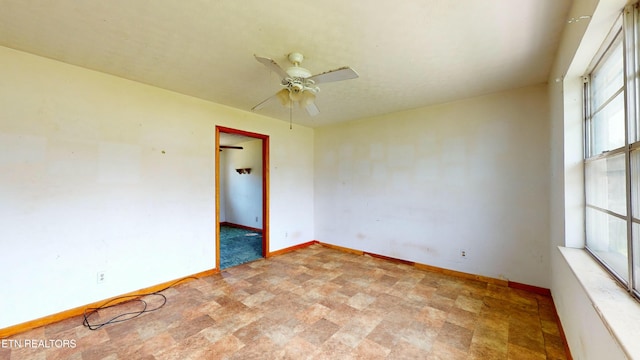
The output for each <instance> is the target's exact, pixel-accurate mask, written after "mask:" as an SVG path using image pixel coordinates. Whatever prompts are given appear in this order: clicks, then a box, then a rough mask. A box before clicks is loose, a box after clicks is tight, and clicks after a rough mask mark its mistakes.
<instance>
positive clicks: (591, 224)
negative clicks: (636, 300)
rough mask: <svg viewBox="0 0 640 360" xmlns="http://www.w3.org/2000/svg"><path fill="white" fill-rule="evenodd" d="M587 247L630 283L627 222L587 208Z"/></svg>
mask: <svg viewBox="0 0 640 360" xmlns="http://www.w3.org/2000/svg"><path fill="white" fill-rule="evenodd" d="M586 215H587V247H588V248H589V249H590V250H591V251H593V252H594V253H595V254H596V255H597V256H598V257H599V258H600V259H601V260H602V261H604V262H605V263H606V264H607V265H608V266H609V267H611V269H613V271H615V272H616V273H617V274H618V276H620V278H622V279H624V280H626V281H629V273H628V263H627V224H626V221H625V220H623V219H620V218H617V217H615V216H611V215H609V214H606V213H604V212H601V211H598V210H595V209H592V208H587V214H586Z"/></svg>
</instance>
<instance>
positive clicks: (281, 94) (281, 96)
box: [276, 89, 291, 107]
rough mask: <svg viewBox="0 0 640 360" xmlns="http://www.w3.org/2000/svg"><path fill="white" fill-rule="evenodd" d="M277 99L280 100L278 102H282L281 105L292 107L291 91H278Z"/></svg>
mask: <svg viewBox="0 0 640 360" xmlns="http://www.w3.org/2000/svg"><path fill="white" fill-rule="evenodd" d="M276 97H277V98H278V100H280V104H282V106H287V107H288V106H290V105H291V99H290V98H289V90H287V89H282V90H280V91H278V92H277V93H276Z"/></svg>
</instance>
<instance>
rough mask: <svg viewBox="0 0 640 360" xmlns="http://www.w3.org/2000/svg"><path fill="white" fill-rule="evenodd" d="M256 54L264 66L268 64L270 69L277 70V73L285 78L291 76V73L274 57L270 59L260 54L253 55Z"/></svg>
mask: <svg viewBox="0 0 640 360" xmlns="http://www.w3.org/2000/svg"><path fill="white" fill-rule="evenodd" d="M253 56H255V58H256V60H258V61H259V62H260V63H262V64H263V65H264V66H266V67H267V68H268V69H269V70H271V71H273V72H275V73H276V74H278V76H280V78H282V79H284V78H287V77H289V75H288V74H287V72H286V71H284V70H283V69H282V68H281V67H280V65H278V63H277V62H275V61H274V60H273V59H269V58H266V57H262V56H258V55H255V54H254V55H253Z"/></svg>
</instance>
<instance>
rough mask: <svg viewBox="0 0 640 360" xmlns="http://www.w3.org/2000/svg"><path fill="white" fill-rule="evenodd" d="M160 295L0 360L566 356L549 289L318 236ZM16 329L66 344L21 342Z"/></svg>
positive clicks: (49, 330) (59, 326)
mask: <svg viewBox="0 0 640 360" xmlns="http://www.w3.org/2000/svg"><path fill="white" fill-rule="evenodd" d="M163 294H165V295H166V297H167V303H166V305H165V306H164V307H162V308H161V309H159V310H157V311H155V312H150V313H147V314H144V315H142V316H140V317H138V318H135V319H132V320H129V321H126V322H121V323H118V324H112V325H107V326H105V327H103V328H101V329H99V330H95V331H91V330H88V329H87V328H85V327H83V326H82V318H81V317H76V318H72V319H68V320H65V321H62V322H59V323H56V324H52V325H49V326H46V327H42V328H38V329H35V330H32V331H29V332H26V333H23V334H19V335H16V336H14V337H11V338H9V339H4V340H5V344H6V342H8V341H12V342H14V344H18V343H21V344H22V345H23V347H22V348H18V347H14V348H13V349H11V348H7V347H2V348H0V358H2V359H30V360H34V359H78V360H80V359H84V360H91V359H109V360H113V359H149V360H150V359H180V360H184V359H296V360H297V359H332V360H334V359H447V360H451V359H483V360H486V359H518V360H522V359H565V358H566V356H565V353H564V350H563V349H564V348H563V343H562V340H561V337H560V335H559V331H558V325H557V323H556V318H555V312H554V310H553V302H552V300H551V298H549V297H545V296H541V295H536V294H533V293H529V292H525V291H521V290H516V289H510V288H506V287H502V286H497V285H492V284H487V283H483V282H478V281H471V280H464V279H459V278H455V277H450V276H445V275H442V274H438V273H432V272H428V271H423V270H418V269H416V268H414V267H412V266H408V265H404V264H398V263H394V262H389V261H386V260H381V259H376V258H372V257H368V256H357V255H353V254H349V253H345V252H341V251H338V250H334V249H329V248H325V247H322V246H320V245H314V246H311V247H308V248H305V249H301V250H297V251H295V252H291V253H288V254H285V255H281V256H276V257H273V258H270V259H266V260H265V259H261V260H258V261H255V262H252V263H248V264H244V265H240V266H238V267H234V268H230V269H228V270H225V271H223V272H222V273H220V274H218V275H214V276H210V277H206V278H202V279H199V280H194V281H190V282H185V283H181V284H178V285H176V286H175V287H172V288H170V289H168V290H165V291H164V292H163ZM157 301H158V299H153V298H151V299H149V302H150V305H149V306H150V307H151V306H154V304H153V302H157ZM139 306H140V305H139V304H137V303H128V304H123V305H121V306H118V307H117V308H114V309H110V310H109V311H111V312H113V311H116V312H118V313H119V312H124V311H127V310H132V309H135V308H137V307H139ZM109 311H105V312H102V313H100V314H99V316H100V318H101V319H107V318H109V316H110V314H107V312H109ZM99 320H100V319H98V318H95V319H93V321H99ZM28 339H34V340H45V341H52V340H53V341H55V340H74V341H75V347H71V346H67V347H61V346H59V344H60V343H58V346H55V343H54V344H53V345H52V346H50V347H49V348H44V347H40V348H34V347H26V346H24V345H25V341H26V340H28Z"/></svg>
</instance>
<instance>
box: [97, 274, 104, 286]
mask: <svg viewBox="0 0 640 360" xmlns="http://www.w3.org/2000/svg"><path fill="white" fill-rule="evenodd" d="M96 282H97V283H98V284H102V283H103V282H104V271H98V274H97V275H96Z"/></svg>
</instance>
